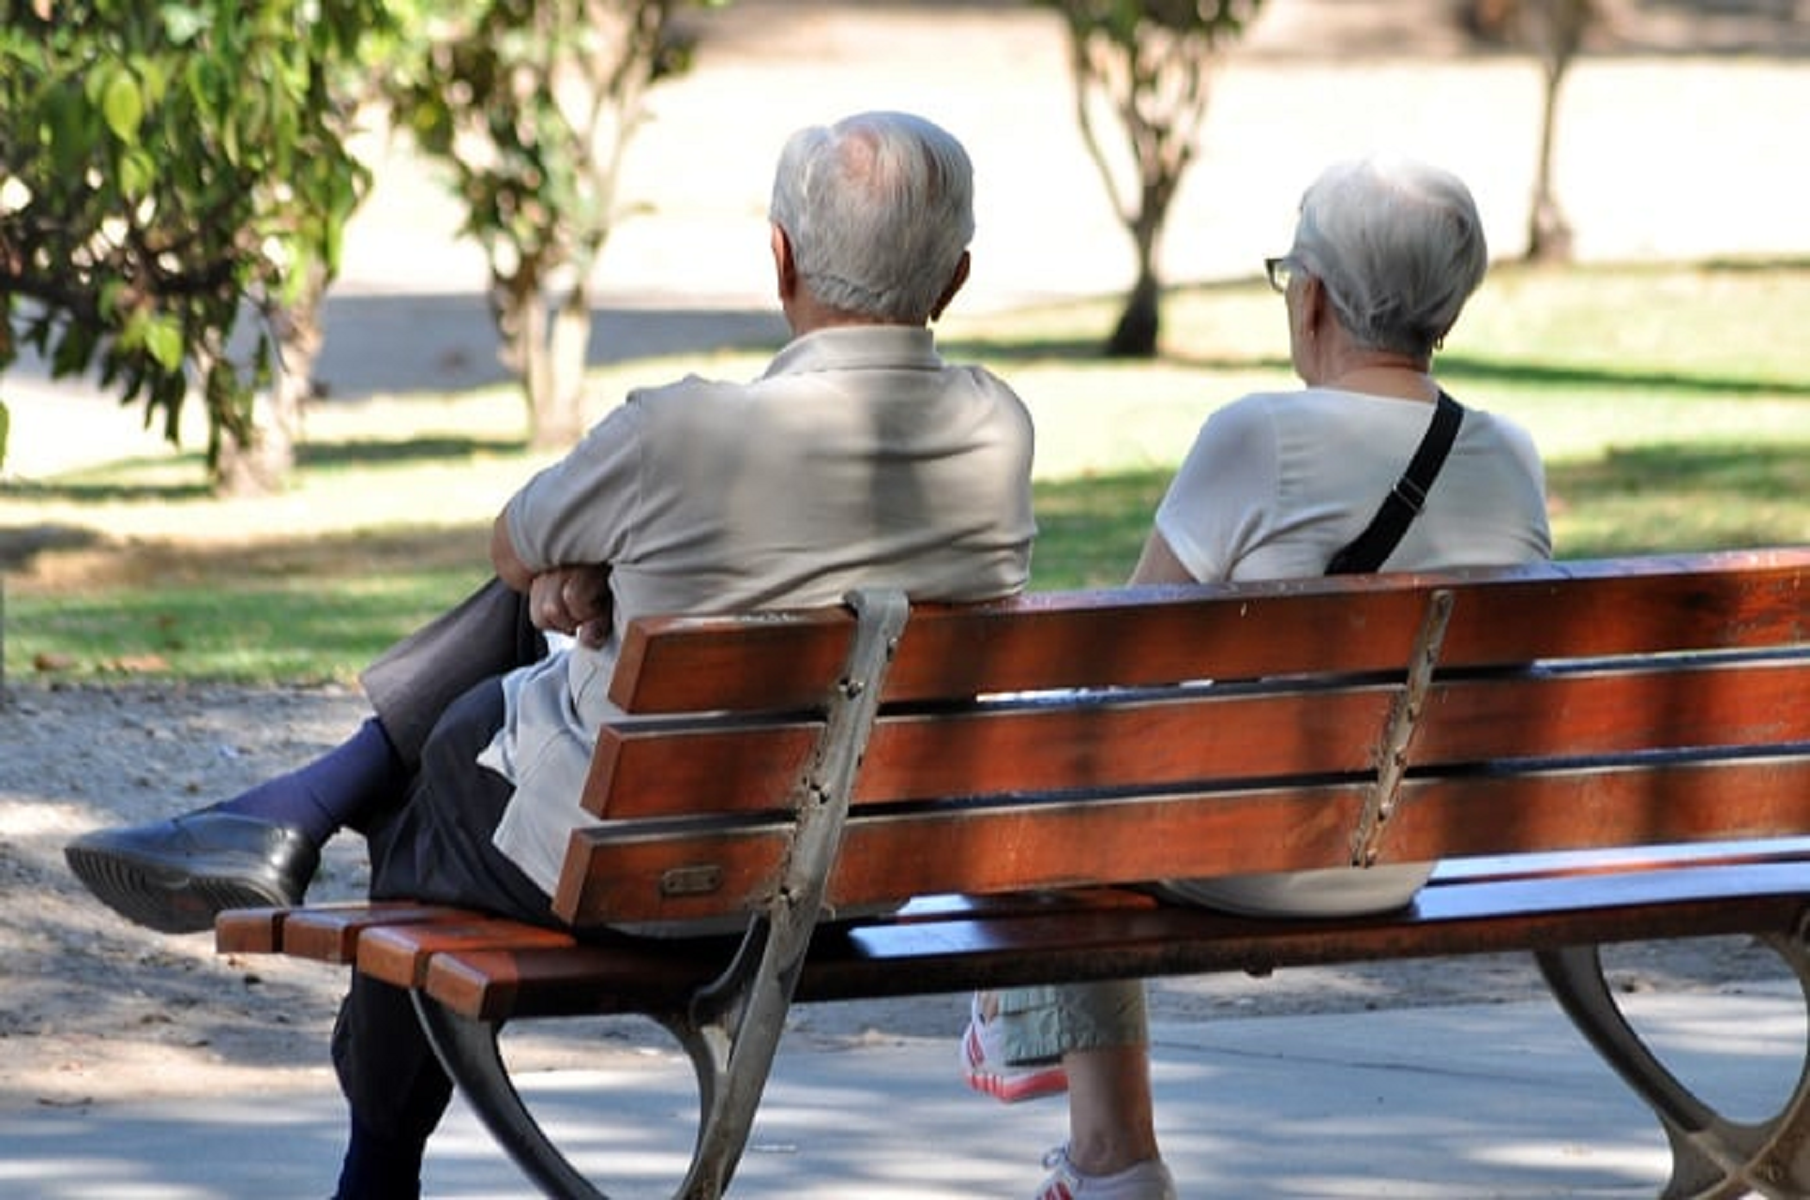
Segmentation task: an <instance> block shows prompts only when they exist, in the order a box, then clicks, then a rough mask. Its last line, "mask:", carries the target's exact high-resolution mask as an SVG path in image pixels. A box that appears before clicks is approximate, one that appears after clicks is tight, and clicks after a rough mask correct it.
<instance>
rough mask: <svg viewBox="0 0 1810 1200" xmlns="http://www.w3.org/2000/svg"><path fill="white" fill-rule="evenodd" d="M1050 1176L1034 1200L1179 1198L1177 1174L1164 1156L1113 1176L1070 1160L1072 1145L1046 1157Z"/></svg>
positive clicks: (1054, 1151) (1157, 1199) (1160, 1199)
mask: <svg viewBox="0 0 1810 1200" xmlns="http://www.w3.org/2000/svg"><path fill="white" fill-rule="evenodd" d="M1043 1165H1044V1166H1046V1167H1048V1168H1050V1177H1049V1178H1048V1179H1046V1180H1044V1181H1043V1186H1042V1187H1041V1188H1039V1189H1037V1195H1036V1196H1035V1197H1034V1200H1176V1198H1175V1177H1174V1176H1172V1175H1170V1174H1169V1168H1168V1167H1167V1166H1166V1165H1164V1163H1163V1160H1162V1159H1160V1158H1147V1159H1145V1160H1144V1161H1143V1162H1141V1163H1134V1164H1132V1165H1131V1166H1129V1167H1126V1168H1125V1169H1124V1170H1123V1171H1118V1172H1115V1173H1114V1174H1111V1175H1084V1174H1082V1173H1081V1172H1080V1171H1079V1170H1078V1169H1077V1168H1076V1167H1075V1164H1074V1163H1072V1162H1070V1161H1069V1160H1068V1147H1067V1146H1058V1147H1056V1148H1055V1149H1054V1150H1051V1151H1050V1152H1049V1153H1048V1154H1046V1155H1044V1156H1043Z"/></svg>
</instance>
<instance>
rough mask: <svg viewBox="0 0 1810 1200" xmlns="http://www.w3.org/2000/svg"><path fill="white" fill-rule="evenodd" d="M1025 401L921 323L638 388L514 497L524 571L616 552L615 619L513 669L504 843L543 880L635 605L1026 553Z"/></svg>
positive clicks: (911, 588) (818, 591) (957, 576)
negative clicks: (594, 642)
mask: <svg viewBox="0 0 1810 1200" xmlns="http://www.w3.org/2000/svg"><path fill="white" fill-rule="evenodd" d="M1031 453H1032V430H1031V421H1030V416H1029V414H1028V413H1027V412H1026V410H1025V408H1024V405H1023V404H1022V403H1021V402H1020V401H1019V399H1018V397H1017V396H1016V395H1014V394H1013V393H1012V391H1011V390H1010V389H1009V388H1008V387H1006V385H1005V384H1004V383H1003V382H1001V381H1000V380H999V379H997V378H996V377H994V376H993V375H991V374H989V373H988V372H986V371H984V370H981V369H980V368H977V367H961V366H951V365H949V364H947V363H945V362H944V361H943V360H942V358H941V357H940V356H939V355H938V354H937V352H936V349H935V346H934V344H933V341H932V338H931V334H930V331H929V330H927V329H921V328H910V327H904V326H856V327H840V328H833V329H826V330H819V331H817V332H815V333H811V334H807V335H805V336H803V337H800V338H797V339H795V340H794V341H792V342H791V343H790V344H788V345H787V346H786V347H785V348H784V349H782V350H781V351H780V353H779V355H778V356H777V357H776V358H775V359H774V360H773V362H772V363H771V365H770V366H769V367H768V369H767V371H766V373H765V374H763V375H762V376H761V377H760V378H759V379H757V380H755V381H754V382H752V383H723V382H714V381H709V380H704V379H700V378H697V377H695V376H690V377H687V378H685V379H683V380H680V381H679V382H677V383H674V384H671V385H668V386H666V387H661V388H655V389H649V390H643V391H637V392H635V393H633V394H631V395H630V396H629V397H628V399H627V401H626V402H625V403H624V404H623V405H622V406H620V407H619V408H617V409H616V410H614V411H613V412H611V413H610V414H609V416H607V417H606V418H605V419H604V420H603V421H602V422H601V423H599V424H598V425H597V426H596V428H594V429H593V430H592V431H591V432H590V434H589V435H587V436H586V438H585V439H584V441H583V442H582V443H581V444H580V445H579V446H577V447H576V448H575V449H574V450H573V451H572V453H571V454H569V455H568V456H567V457H565V458H564V459H562V460H561V461H559V462H558V463H556V464H554V465H553V466H551V467H548V468H547V469H546V470H545V471H542V472H541V473H540V474H538V475H536V476H535V477H534V478H533V479H531V480H530V481H529V482H528V483H527V485H526V486H524V487H523V488H522V489H521V490H520V491H519V492H517V493H516V495H515V496H514V497H512V498H511V500H510V501H509V503H508V505H507V507H506V509H505V512H506V520H507V522H508V528H509V534H510V540H511V542H512V543H513V544H514V547H515V550H516V553H517V555H518V556H519V557H520V558H521V560H522V561H523V563H524V564H526V565H527V566H528V567H530V568H532V569H534V570H545V569H548V568H550V567H554V566H558V565H564V564H575V563H608V564H609V565H610V568H611V576H610V587H611V592H612V595H613V600H614V613H613V622H614V632H613V634H612V636H611V637H610V639H609V640H608V641H607V642H606V643H605V644H604V645H603V646H602V647H600V648H596V649H592V648H587V647H584V646H573V647H570V648H567V649H565V650H562V651H559V652H557V653H555V654H553V655H551V656H550V657H548V658H547V659H544V660H542V661H541V662H539V663H536V664H534V665H532V666H529V667H525V668H522V669H520V670H517V671H515V672H513V673H511V674H510V675H509V676H506V677H505V679H504V694H505V697H506V699H507V716H506V719H505V721H504V724H503V727H502V729H501V730H500V731H499V732H498V733H497V736H496V738H495V739H494V740H493V741H492V743H491V745H490V746H489V748H488V749H486V750H485V752H484V753H483V754H482V755H480V757H479V762H480V763H482V764H483V765H485V766H486V767H489V768H490V769H492V770H495V771H497V772H498V773H499V774H501V775H503V776H504V777H505V778H507V779H509V780H510V781H511V782H512V783H514V785H515V795H514V797H513V798H512V800H511V801H510V803H509V806H508V809H507V811H506V812H505V813H504V817H503V821H502V823H501V825H500V826H499V828H498V830H497V834H496V844H497V847H498V848H499V849H500V850H502V851H503V853H504V854H506V855H507V856H508V857H509V858H510V859H511V860H512V861H514V862H515V863H516V864H517V865H518V866H520V867H521V868H522V869H523V871H525V872H526V873H527V874H528V876H529V877H530V878H531V879H533V880H534V881H535V882H536V883H537V884H539V885H540V886H541V887H542V888H544V889H546V890H547V891H548V892H549V894H550V893H551V892H552V891H553V889H554V887H555V885H556V882H557V879H558V875H559V869H560V865H561V862H562V861H563V859H564V856H565V849H566V843H567V841H568V839H569V836H570V833H571V831H572V830H573V829H574V828H576V827H578V826H579V825H583V824H589V823H591V822H592V821H593V818H592V817H591V816H590V815H589V814H588V813H585V812H584V811H583V810H582V809H580V808H579V807H578V796H579V792H580V789H581V787H582V786H583V783H584V779H585V775H586V772H587V769H588V766H589V762H590V756H591V751H592V748H593V747H594V745H595V743H596V736H597V729H598V727H599V724H600V723H601V722H602V721H603V720H604V719H605V718H606V717H607V716H608V715H609V714H610V713H611V712H613V711H614V710H613V708H612V706H611V705H610V703H609V701H608V698H607V692H608V688H609V681H610V673H611V671H612V670H613V668H614V666H615V659H616V652H617V646H618V644H619V641H620V638H621V636H622V633H623V631H624V629H625V628H626V627H627V624H628V622H629V621H630V620H631V619H633V618H635V617H637V616H642V615H646V614H652V613H677V612H688V613H701V612H733V611H742V610H748V609H759V608H776V607H795V606H809V605H822V604H832V603H835V602H837V601H838V600H840V599H841V598H842V597H843V596H844V595H845V594H846V593H847V592H848V591H849V590H850V589H852V588H856V587H871V586H898V587H903V588H904V589H905V590H906V591H907V592H908V593H909V594H911V595H912V596H913V597H914V598H917V599H938V600H981V599H988V598H992V597H997V596H1003V595H1009V594H1011V593H1013V592H1017V591H1019V590H1021V589H1022V588H1023V587H1024V585H1025V582H1026V579H1027V577H1028V575H1029V571H1030V551H1031V541H1032V539H1033V537H1034V536H1035V532H1036V527H1035V524H1034V522H1033V520H1032V516H1031V485H1030V471H1031Z"/></svg>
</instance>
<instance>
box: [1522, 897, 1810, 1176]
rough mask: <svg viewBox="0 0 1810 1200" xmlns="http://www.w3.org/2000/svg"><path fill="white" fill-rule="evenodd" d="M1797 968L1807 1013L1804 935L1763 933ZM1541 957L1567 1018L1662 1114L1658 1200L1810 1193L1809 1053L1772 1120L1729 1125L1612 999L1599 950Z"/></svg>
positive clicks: (1809, 960)
mask: <svg viewBox="0 0 1810 1200" xmlns="http://www.w3.org/2000/svg"><path fill="white" fill-rule="evenodd" d="M1759 936H1760V940H1762V941H1764V942H1765V943H1766V945H1768V946H1770V947H1771V948H1772V949H1773V950H1774V951H1775V952H1776V953H1777V954H1778V955H1779V956H1780V957H1781V958H1783V959H1784V960H1785V962H1786V963H1787V964H1788V965H1789V966H1790V967H1791V970H1792V973H1793V974H1794V975H1795V976H1796V977H1797V983H1798V987H1799V989H1800V990H1801V991H1802V993H1803V996H1804V1002H1805V1005H1806V1008H1807V1009H1810V953H1807V952H1806V949H1805V930H1804V929H1803V928H1802V927H1800V928H1799V929H1798V930H1796V931H1794V932H1792V933H1788V934H1786V933H1768V934H1761V935H1759ZM1535 957H1536V958H1537V959H1538V960H1539V964H1540V973H1541V974H1542V975H1544V976H1545V978H1546V985H1547V987H1548V988H1550V989H1551V991H1552V994H1553V996H1554V997H1555V998H1556V999H1557V1000H1558V1002H1559V1005H1560V1007H1562V1008H1563V1009H1564V1010H1565V1015H1566V1016H1568V1017H1570V1018H1571V1023H1572V1024H1573V1025H1575V1026H1576V1027H1577V1029H1578V1032H1580V1033H1582V1034H1583V1035H1584V1037H1585V1038H1586V1039H1587V1040H1588V1041H1589V1042H1590V1044H1591V1046H1592V1047H1594V1048H1595V1050H1596V1052H1597V1053H1598V1054H1599V1055H1601V1056H1602V1058H1603V1060H1604V1061H1605V1062H1607V1063H1608V1064H1609V1065H1610V1066H1611V1067H1613V1068H1614V1069H1615V1072H1616V1074H1618V1075H1620V1076H1621V1078H1622V1081H1623V1082H1625V1083H1626V1084H1627V1085H1628V1086H1629V1087H1630V1088H1631V1089H1633V1091H1634V1093H1635V1094H1636V1095H1637V1096H1639V1097H1640V1098H1641V1099H1642V1100H1643V1101H1645V1102H1646V1105H1647V1107H1648V1108H1650V1109H1652V1110H1653V1112H1654V1114H1655V1115H1656V1116H1657V1117H1658V1118H1659V1124H1660V1125H1661V1127H1663V1128H1664V1130H1665V1135H1666V1140H1667V1141H1668V1142H1669V1143H1670V1144H1671V1149H1672V1177H1671V1179H1670V1180H1669V1181H1668V1182H1667V1183H1666V1187H1665V1190H1664V1191H1663V1192H1661V1193H1660V1197H1661V1200H1733V1198H1734V1197H1737V1196H1748V1195H1758V1196H1767V1197H1771V1198H1772V1200H1790V1198H1793V1197H1802V1196H1810V1047H1806V1052H1805V1057H1804V1063H1803V1067H1802V1068H1801V1069H1800V1071H1799V1074H1798V1079H1797V1084H1796V1086H1795V1087H1794V1088H1793V1089H1792V1093H1791V1096H1790V1097H1789V1098H1788V1099H1787V1100H1786V1101H1785V1103H1784V1104H1782V1105H1781V1106H1780V1107H1779V1110H1778V1111H1777V1112H1776V1113H1775V1114H1774V1115H1772V1116H1771V1117H1768V1118H1766V1119H1765V1120H1761V1121H1757V1122H1752V1123H1748V1122H1742V1121H1731V1120H1729V1119H1728V1118H1727V1117H1725V1116H1723V1115H1722V1114H1721V1113H1719V1112H1717V1111H1716V1110H1715V1109H1714V1108H1712V1107H1710V1106H1709V1105H1708V1104H1706V1103H1704V1101H1703V1100H1701V1099H1699V1098H1698V1097H1697V1095H1696V1094H1695V1093H1693V1092H1692V1091H1691V1090H1690V1089H1689V1088H1687V1087H1686V1086H1685V1085H1684V1084H1683V1083H1682V1082H1680V1081H1679V1079H1678V1078H1677V1077H1676V1076H1675V1075H1673V1074H1672V1073H1671V1072H1670V1071H1668V1070H1667V1069H1666V1068H1665V1065H1664V1064H1663V1063H1661V1062H1660V1061H1659V1059H1658V1058H1657V1057H1656V1056H1655V1055H1654V1054H1653V1052H1652V1051H1651V1050H1650V1049H1648V1048H1647V1045H1646V1043H1645V1042H1644V1041H1642V1040H1641V1037H1640V1035H1639V1034H1638V1033H1636V1032H1635V1031H1634V1029H1633V1027H1632V1026H1631V1025H1629V1024H1628V1021H1627V1018H1626V1017H1624V1016H1623V1015H1622V1011H1621V1007H1620V1006H1619V1005H1618V1004H1617V1003H1616V1002H1615V993H1614V991H1613V989H1611V988H1610V986H1609V984H1608V982H1607V981H1606V980H1605V979H1604V978H1603V964H1602V957H1601V955H1600V954H1599V953H1598V950H1597V948H1596V947H1595V946H1569V947H1565V948H1564V949H1560V950H1544V951H1540V952H1538V953H1537V954H1536V955H1535Z"/></svg>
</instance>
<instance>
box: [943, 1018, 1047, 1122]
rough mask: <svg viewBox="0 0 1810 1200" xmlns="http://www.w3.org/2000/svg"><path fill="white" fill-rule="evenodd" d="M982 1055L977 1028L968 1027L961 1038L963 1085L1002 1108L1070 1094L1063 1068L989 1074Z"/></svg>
mask: <svg viewBox="0 0 1810 1200" xmlns="http://www.w3.org/2000/svg"><path fill="white" fill-rule="evenodd" d="M979 1051H980V1047H979V1046H978V1045H976V1044H975V1034H974V1027H973V1026H969V1027H968V1031H967V1032H966V1033H965V1034H964V1035H963V1036H962V1045H961V1065H962V1081H963V1082H964V1083H966V1084H967V1085H968V1086H969V1087H970V1088H972V1089H973V1090H974V1091H977V1092H979V1093H980V1094H981V1095H983V1096H991V1097H993V1098H994V1099H995V1100H997V1101H999V1102H1000V1103H1001V1104H1018V1103H1021V1102H1023V1101H1025V1100H1035V1099H1036V1098H1037V1097H1039V1096H1054V1095H1056V1094H1057V1093H1060V1092H1066V1091H1068V1072H1067V1071H1064V1070H1063V1069H1062V1068H1061V1067H1060V1066H1055V1067H1035V1068H1027V1069H1025V1070H1023V1071H1013V1072H1012V1073H1011V1074H1009V1075H1006V1074H1001V1073H1000V1072H998V1071H989V1070H987V1069H986V1065H985V1064H986V1060H985V1058H983V1057H982V1056H981V1054H980V1053H979Z"/></svg>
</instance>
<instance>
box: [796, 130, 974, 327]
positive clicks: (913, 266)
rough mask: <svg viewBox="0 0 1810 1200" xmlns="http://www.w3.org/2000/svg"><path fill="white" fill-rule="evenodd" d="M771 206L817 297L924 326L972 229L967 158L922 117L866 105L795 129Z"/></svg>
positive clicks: (868, 314)
mask: <svg viewBox="0 0 1810 1200" xmlns="http://www.w3.org/2000/svg"><path fill="white" fill-rule="evenodd" d="M768 216H769V217H770V218H771V219H772V221H773V223H774V224H775V225H778V226H779V227H780V228H781V229H783V230H785V232H786V236H787V238H789V239H790V240H791V243H792V255H793V259H794V261H795V262H796V263H797V266H798V273H799V277H800V278H801V279H802V280H803V282H804V284H805V286H806V287H808V288H809V289H810V291H811V294H812V295H813V296H815V297H816V298H817V300H818V301H820V302H821V303H823V304H826V305H828V306H830V307H831V308H834V309H837V310H839V311H842V312H847V313H855V314H858V315H861V316H866V317H874V318H879V319H881V320H885V321H900V322H908V323H910V324H914V325H921V324H923V323H925V322H926V321H928V320H929V319H930V315H931V311H932V310H933V309H934V308H935V307H936V304H937V301H938V300H939V299H941V298H942V296H943V292H944V290H945V289H946V288H947V287H948V286H949V281H950V280H951V279H952V278H954V276H955V271H956V266H957V264H958V263H959V262H960V261H961V257H962V253H963V251H965V250H966V249H967V248H968V243H969V242H970V241H971V240H972V239H973V237H974V167H973V164H972V163H970V162H969V160H968V152H967V151H966V150H964V149H962V144H961V143H960V142H958V141H956V140H955V138H954V137H953V136H952V135H950V134H949V133H948V132H947V131H945V130H943V129H942V128H940V127H938V126H937V125H935V124H933V123H931V122H929V121H926V120H924V119H923V118H922V117H917V116H912V115H911V114H909V113H896V112H870V113H861V114H859V115H857V116H852V117H848V118H845V119H844V120H841V121H838V122H837V123H836V124H834V125H831V126H828V127H824V126H813V127H812V128H809V129H801V130H799V131H798V132H797V133H795V134H793V135H792V137H791V139H790V140H788V141H787V142H786V146H785V149H784V150H783V151H782V152H781V153H780V156H779V169H778V172H777V173H776V175H775V176H774V180H773V200H772V204H771V205H770V207H769V208H768Z"/></svg>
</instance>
